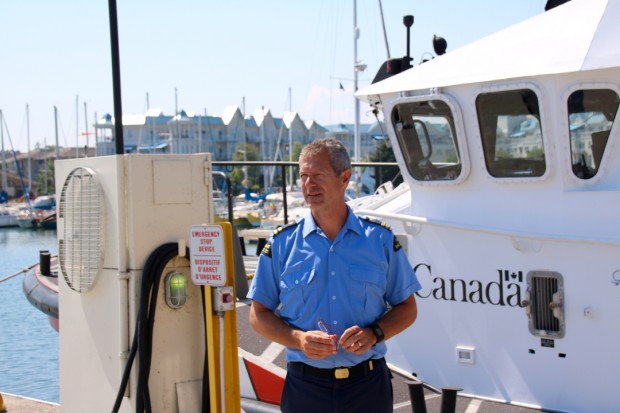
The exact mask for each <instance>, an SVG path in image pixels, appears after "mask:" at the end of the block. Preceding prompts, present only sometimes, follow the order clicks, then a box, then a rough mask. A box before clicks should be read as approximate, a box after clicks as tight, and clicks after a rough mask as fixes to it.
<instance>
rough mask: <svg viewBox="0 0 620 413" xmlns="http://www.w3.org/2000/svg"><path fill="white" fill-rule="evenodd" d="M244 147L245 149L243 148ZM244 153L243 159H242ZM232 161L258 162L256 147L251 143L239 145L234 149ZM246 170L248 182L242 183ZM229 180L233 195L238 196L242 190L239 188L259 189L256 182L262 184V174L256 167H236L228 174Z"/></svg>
mask: <svg viewBox="0 0 620 413" xmlns="http://www.w3.org/2000/svg"><path fill="white" fill-rule="evenodd" d="M244 145H245V147H244ZM244 152H245V159H244V156H243V155H244ZM232 160H233V161H237V162H243V161H244V160H245V161H258V149H257V148H256V145H254V144H251V143H246V144H239V145H237V147H236V150H235V152H234V153H233V156H232ZM245 168H247V176H248V181H249V182H243V180H244V179H245V174H244V170H245ZM228 176H229V178H230V182H231V185H232V187H233V193H235V194H238V193H239V192H240V191H241V190H242V188H239V187H240V186H241V187H243V186H247V187H248V188H250V190H254V188H255V187H256V186H258V188H260V185H258V184H257V183H258V182H262V174H261V170H260V168H259V167H258V166H247V167H243V166H236V167H235V168H234V169H233V170H232V172H231V173H230V174H228Z"/></svg>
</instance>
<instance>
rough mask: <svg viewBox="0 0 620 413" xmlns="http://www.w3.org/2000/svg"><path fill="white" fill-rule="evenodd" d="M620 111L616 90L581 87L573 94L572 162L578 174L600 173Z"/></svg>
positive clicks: (570, 107)
mask: <svg viewBox="0 0 620 413" xmlns="http://www.w3.org/2000/svg"><path fill="white" fill-rule="evenodd" d="M617 111H618V94H617V93H616V92H614V91H613V90H608V89H593V90H577V91H575V92H573V93H572V94H571V95H570V96H569V98H568V127H569V132H570V152H571V163H572V168H573V173H574V174H575V176H577V177H578V178H581V179H590V178H592V177H594V176H595V175H596V174H597V172H598V170H599V166H600V164H601V160H602V159H603V153H604V152H605V147H606V146H607V139H608V137H609V131H610V130H611V125H612V124H613V122H614V119H615V117H616V112H617Z"/></svg>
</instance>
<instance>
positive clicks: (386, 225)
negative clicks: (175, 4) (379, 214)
mask: <svg viewBox="0 0 620 413" xmlns="http://www.w3.org/2000/svg"><path fill="white" fill-rule="evenodd" d="M363 218H364V221H367V222H370V223H371V224H375V225H380V226H382V227H383V228H385V229H388V230H390V231H391V230H392V227H391V226H390V224H388V223H387V222H383V221H379V220H378V219H374V218H370V217H363Z"/></svg>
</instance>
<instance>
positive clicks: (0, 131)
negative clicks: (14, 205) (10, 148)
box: [0, 110, 8, 191]
mask: <svg viewBox="0 0 620 413" xmlns="http://www.w3.org/2000/svg"><path fill="white" fill-rule="evenodd" d="M0 140H1V141H2V190H3V191H6V190H7V189H8V185H7V178H6V152H5V151H4V118H3V117H2V110H0Z"/></svg>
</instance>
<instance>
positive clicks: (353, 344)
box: [340, 326, 377, 354]
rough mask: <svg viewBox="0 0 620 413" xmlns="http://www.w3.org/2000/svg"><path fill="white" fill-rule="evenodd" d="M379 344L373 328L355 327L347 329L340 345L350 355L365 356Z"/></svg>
mask: <svg viewBox="0 0 620 413" xmlns="http://www.w3.org/2000/svg"><path fill="white" fill-rule="evenodd" d="M376 342H377V337H375V333H373V331H372V329H371V328H361V327H360V326H353V327H349V328H347V329H346V331H345V332H344V333H343V334H342V336H341V337H340V345H341V346H342V347H343V348H344V349H345V350H346V351H348V352H349V353H355V354H364V353H365V352H367V351H368V350H370V348H371V347H372V346H373V344H375V343H376Z"/></svg>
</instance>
